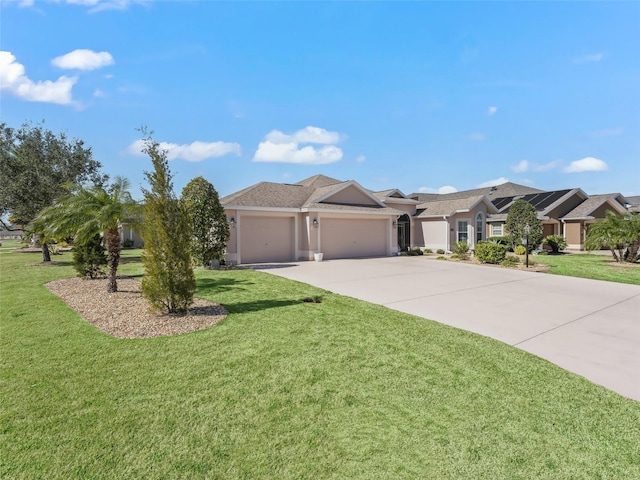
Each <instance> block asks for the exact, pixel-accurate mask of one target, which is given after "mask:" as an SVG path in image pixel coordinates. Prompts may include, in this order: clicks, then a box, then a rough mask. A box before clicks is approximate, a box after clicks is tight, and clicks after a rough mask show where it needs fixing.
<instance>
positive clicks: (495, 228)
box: [491, 223, 502, 237]
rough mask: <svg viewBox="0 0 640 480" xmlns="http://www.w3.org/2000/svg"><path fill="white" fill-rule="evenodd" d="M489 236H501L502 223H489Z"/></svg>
mask: <svg viewBox="0 0 640 480" xmlns="http://www.w3.org/2000/svg"><path fill="white" fill-rule="evenodd" d="M491 236H492V237H501V236H502V224H501V223H492V224H491Z"/></svg>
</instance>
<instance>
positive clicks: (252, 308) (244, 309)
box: [223, 300, 301, 313]
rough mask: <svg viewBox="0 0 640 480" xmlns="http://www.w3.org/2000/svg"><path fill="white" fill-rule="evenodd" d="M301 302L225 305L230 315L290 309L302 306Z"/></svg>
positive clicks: (259, 301)
mask: <svg viewBox="0 0 640 480" xmlns="http://www.w3.org/2000/svg"><path fill="white" fill-rule="evenodd" d="M300 303H301V300H254V301H252V302H238V303H224V305H223V306H224V308H226V309H227V311H228V312H229V313H249V312H259V311H262V310H267V309H269V308H281V307H289V306H291V305H300Z"/></svg>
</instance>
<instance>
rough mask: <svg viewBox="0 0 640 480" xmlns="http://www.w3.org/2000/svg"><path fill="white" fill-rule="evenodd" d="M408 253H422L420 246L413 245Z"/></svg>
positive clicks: (412, 254)
mask: <svg viewBox="0 0 640 480" xmlns="http://www.w3.org/2000/svg"><path fill="white" fill-rule="evenodd" d="M409 255H411V256H415V255H424V254H423V253H422V249H421V248H420V247H413V248H412V249H411V250H409Z"/></svg>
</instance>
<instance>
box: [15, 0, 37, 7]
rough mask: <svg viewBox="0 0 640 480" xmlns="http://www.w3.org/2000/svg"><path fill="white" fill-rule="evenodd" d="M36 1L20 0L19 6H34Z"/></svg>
mask: <svg viewBox="0 0 640 480" xmlns="http://www.w3.org/2000/svg"><path fill="white" fill-rule="evenodd" d="M34 3H35V0H20V1H19V2H18V6H19V7H20V8H26V7H33V4H34Z"/></svg>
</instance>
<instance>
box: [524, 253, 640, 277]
mask: <svg viewBox="0 0 640 480" xmlns="http://www.w3.org/2000/svg"><path fill="white" fill-rule="evenodd" d="M532 259H533V260H535V262H536V263H545V264H547V265H550V266H551V270H550V271H549V273H554V274H556V275H566V276H569V277H582V278H593V279H595V280H608V281H610V282H619V283H632V284H635V285H640V265H639V264H626V265H625V264H616V262H615V261H614V260H613V257H612V256H611V255H595V254H587V253H585V254H573V253H572V254H564V255H536V256H534V257H532Z"/></svg>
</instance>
